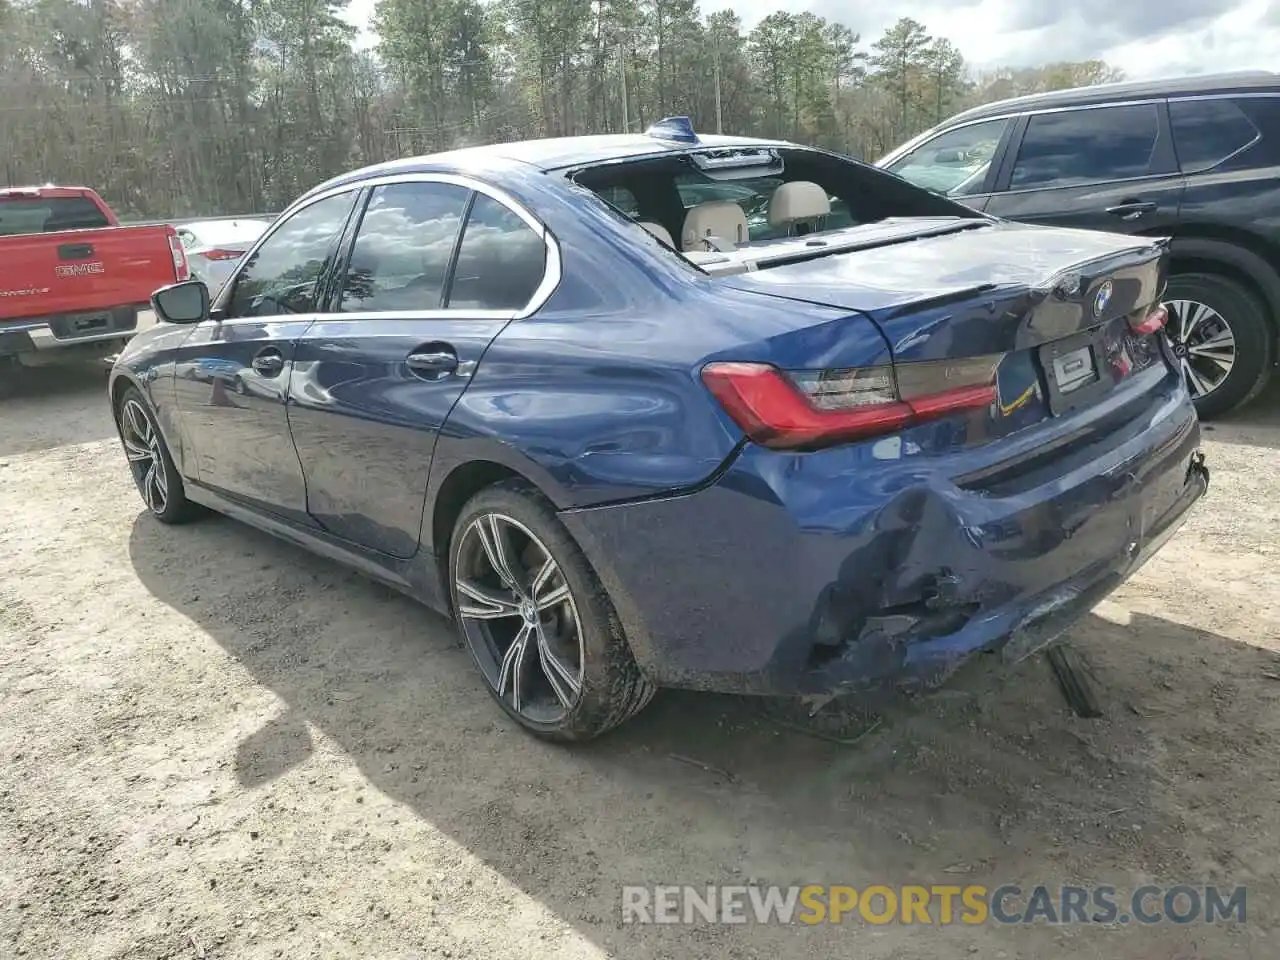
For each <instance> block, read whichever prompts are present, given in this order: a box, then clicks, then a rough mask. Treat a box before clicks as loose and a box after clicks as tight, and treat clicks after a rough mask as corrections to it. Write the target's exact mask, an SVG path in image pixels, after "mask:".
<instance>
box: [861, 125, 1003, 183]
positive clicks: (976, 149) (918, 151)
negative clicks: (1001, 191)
mask: <svg viewBox="0 0 1280 960" xmlns="http://www.w3.org/2000/svg"><path fill="white" fill-rule="evenodd" d="M1011 122H1012V121H1010V120H1008V119H1004V120H984V121H982V122H980V123H971V124H969V125H968V126H964V127H958V128H957V129H955V130H948V131H947V132H946V133H941V134H939V135H938V136H936V137H934V138H933V139H932V140H926V141H925V142H924V143H922V144H920V146H918V147H916V148H915V149H914V150H912V151H911V152H910V153H907V154H904V155H903V156H901V157H899V158H898V159H897V160H895V161H894V162H893V163H892V164H890V165H889V166H888V168H887V169H888V170H889V171H890V172H891V173H896V174H897V175H898V176H900V177H902V179H904V180H906V181H908V182H910V183H914V184H915V185H916V186H917V187H924V188H925V189H926V190H934V191H936V192H937V193H942V194H946V195H947V196H951V197H970V196H973V195H975V194H978V193H981V192H982V191H983V188H984V187H985V186H986V182H987V171H988V170H989V169H990V168H991V160H992V158H994V157H995V155H996V150H997V149H998V148H999V147H1000V140H1001V139H1002V138H1003V137H1004V134H1005V131H1006V130H1007V129H1008V127H1009V124H1010V123H1011Z"/></svg>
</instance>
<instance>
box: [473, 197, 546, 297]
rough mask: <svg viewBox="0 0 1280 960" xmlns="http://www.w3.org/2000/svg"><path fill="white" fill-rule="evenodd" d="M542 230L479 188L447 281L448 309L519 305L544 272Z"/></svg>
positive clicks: (544, 250)
mask: <svg viewBox="0 0 1280 960" xmlns="http://www.w3.org/2000/svg"><path fill="white" fill-rule="evenodd" d="M546 259H547V246H546V243H545V242H544V241H543V239H542V236H541V234H539V233H536V232H534V230H533V229H531V228H530V226H529V225H528V224H527V223H525V222H524V220H522V219H521V218H520V217H518V216H517V215H516V214H515V213H514V212H512V211H511V210H510V209H508V208H507V207H506V206H504V205H503V204H501V203H499V202H498V201H497V200H495V199H493V198H492V197H490V196H488V195H486V194H483V193H477V194H476V200H475V203H474V204H473V205H472V207H471V215H470V216H469V217H468V218H467V227H466V230H465V231H464V232H463V234H462V243H461V245H460V246H459V247H458V265H457V266H456V267H455V268H454V273H453V281H452V283H451V284H450V286H449V302H448V309H450V310H521V309H523V308H524V307H525V306H526V305H527V304H528V303H529V301H530V300H532V299H533V294H534V292H535V291H537V289H538V287H539V285H540V284H541V283H542V276H543V274H544V273H545V272H546Z"/></svg>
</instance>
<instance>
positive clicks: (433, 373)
mask: <svg viewBox="0 0 1280 960" xmlns="http://www.w3.org/2000/svg"><path fill="white" fill-rule="evenodd" d="M404 362H405V364H406V365H407V366H408V368H409V369H410V370H411V371H413V373H414V375H415V376H418V377H421V378H422V379H423V380H443V379H444V378H445V377H447V376H449V374H451V373H453V372H454V371H455V370H457V369H458V355H457V354H456V353H454V352H453V351H452V350H451V349H448V348H447V347H444V346H443V345H438V346H437V345H433V346H431V347H424V348H423V349H421V350H415V351H414V352H413V353H411V354H409V356H407V357H405V360H404Z"/></svg>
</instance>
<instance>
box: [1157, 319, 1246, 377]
mask: <svg viewBox="0 0 1280 960" xmlns="http://www.w3.org/2000/svg"><path fill="white" fill-rule="evenodd" d="M1165 307H1166V309H1167V310H1168V311H1169V321H1168V323H1167V324H1166V325H1165V330H1166V331H1167V333H1168V336H1169V341H1170V343H1172V345H1173V353H1174V355H1175V356H1176V357H1177V358H1178V363H1179V364H1180V365H1181V367H1182V374H1183V376H1184V377H1185V378H1186V381H1187V389H1188V390H1189V391H1190V392H1191V397H1192V399H1193V400H1198V399H1200V398H1201V397H1204V396H1208V395H1209V394H1210V393H1213V391H1215V390H1217V389H1218V387H1220V386H1222V384H1223V382H1225V381H1226V379H1227V377H1228V376H1230V375H1231V370H1232V368H1233V367H1235V363H1236V338H1235V335H1234V334H1233V333H1232V332H1231V327H1230V326H1228V325H1227V321H1226V320H1225V319H1224V318H1223V316H1222V314H1220V313H1219V312H1218V311H1217V310H1215V309H1214V308H1213V307H1211V306H1209V305H1208V304H1205V303H1200V302H1198V301H1195V300H1170V301H1169V302H1168V303H1166V304H1165Z"/></svg>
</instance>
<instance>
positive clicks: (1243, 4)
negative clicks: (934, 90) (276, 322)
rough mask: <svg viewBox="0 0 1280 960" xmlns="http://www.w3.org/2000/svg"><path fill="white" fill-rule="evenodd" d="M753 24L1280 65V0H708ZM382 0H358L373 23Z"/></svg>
mask: <svg viewBox="0 0 1280 960" xmlns="http://www.w3.org/2000/svg"><path fill="white" fill-rule="evenodd" d="M701 2H702V8H703V9H704V10H708V11H709V10H717V9H721V8H724V7H732V8H733V9H735V10H737V11H738V13H739V15H740V16H741V17H742V19H743V21H744V23H745V25H746V27H747V28H748V29H749V28H750V27H751V26H752V25H753V24H755V23H756V22H757V21H758V20H759V19H760V18H761V17H763V16H765V15H767V14H769V13H771V12H773V11H774V10H779V9H781V10H792V11H796V12H798V11H801V10H812V11H813V12H814V13H817V14H821V15H822V16H824V17H827V18H828V19H832V20H840V21H843V22H844V23H846V24H848V25H849V26H850V27H852V28H853V29H855V30H858V31H860V32H861V33H862V36H863V39H864V40H866V41H867V42H870V41H871V40H874V39H875V38H876V37H877V36H879V35H880V33H881V32H882V31H883V30H884V28H885V27H886V26H888V25H889V24H890V23H891V22H892V21H894V20H896V19H897V18H898V17H915V18H916V19H917V20H919V21H920V22H921V23H923V24H924V25H925V26H926V27H928V28H929V30H930V32H932V33H934V34H937V35H940V36H944V37H947V38H949V39H950V40H951V41H952V42H953V43H954V44H956V46H958V47H959V48H960V50H961V52H962V53H963V54H964V55H965V58H966V59H967V60H968V61H969V62H970V63H971V64H973V65H974V66H977V67H990V66H998V65H1005V64H1008V65H1017V66H1030V65H1037V64H1041V63H1046V62H1048V61H1050V60H1090V59H1093V58H1098V59H1102V60H1106V61H1108V62H1109V63H1111V64H1113V65H1115V66H1118V67H1120V68H1121V69H1122V70H1124V71H1125V73H1126V74H1127V75H1128V76H1129V77H1132V78H1134V79H1139V78H1146V77H1166V76H1174V75H1178V74H1183V73H1206V72H1208V73H1212V72H1217V71H1221V70H1242V69H1249V68H1257V69H1269V68H1275V67H1276V66H1277V65H1278V64H1280V0H1058V2H1053V0H897V2H896V3H892V4H889V3H884V2H883V0H881V2H875V3H872V2H870V0H863V2H856V0H732V2H726V0H701ZM374 3H375V0H351V6H350V10H349V13H348V17H349V19H350V20H351V21H352V22H353V23H355V24H356V25H357V26H360V27H365V26H367V24H368V22H369V18H370V16H371V14H372V11H373V6H374Z"/></svg>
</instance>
